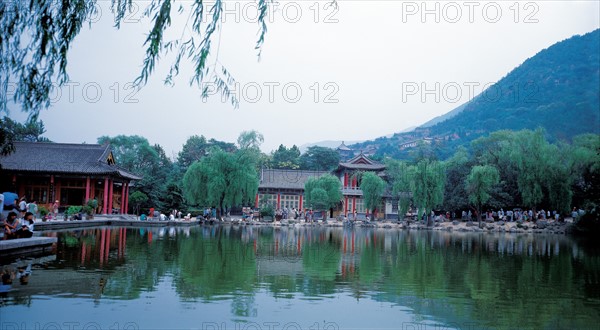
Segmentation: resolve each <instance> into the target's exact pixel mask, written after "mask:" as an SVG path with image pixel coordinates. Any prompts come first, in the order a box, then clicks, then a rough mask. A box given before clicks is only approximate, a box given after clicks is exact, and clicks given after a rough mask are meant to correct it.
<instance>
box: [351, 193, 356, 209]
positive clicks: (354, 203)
mask: <svg viewBox="0 0 600 330" xmlns="http://www.w3.org/2000/svg"><path fill="white" fill-rule="evenodd" d="M354 211H356V196H355V197H352V213H354Z"/></svg>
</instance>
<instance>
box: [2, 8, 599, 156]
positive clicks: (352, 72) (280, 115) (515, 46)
mask: <svg viewBox="0 0 600 330" xmlns="http://www.w3.org/2000/svg"><path fill="white" fill-rule="evenodd" d="M134 3H135V4H136V6H134V9H135V11H136V12H135V13H132V14H131V15H130V17H129V18H128V20H127V22H126V23H124V24H123V25H122V27H121V29H120V30H117V29H116V28H114V27H113V15H112V14H111V12H110V8H109V4H110V2H109V1H99V4H100V10H101V16H100V17H99V18H98V20H97V22H96V23H94V24H92V27H91V29H90V28H87V27H86V28H85V29H84V31H83V32H82V33H81V34H80V35H79V36H78V37H77V39H76V41H75V43H74V44H73V46H72V48H71V51H70V53H69V63H68V73H69V75H70V79H71V81H72V84H71V86H69V87H63V88H62V89H61V90H60V91H59V92H56V93H55V94H54V96H53V98H54V100H55V101H54V102H53V104H52V106H51V108H49V109H48V110H46V111H43V113H42V115H41V119H42V120H43V121H44V123H45V124H46V128H47V133H46V136H47V137H48V138H50V139H51V140H53V141H55V142H77V143H79V142H87V143H95V142H96V139H97V137H99V136H101V135H109V136H114V135H118V134H126V135H133V134H136V135H142V136H145V137H146V138H148V140H149V141H150V142H151V143H158V144H160V145H162V146H163V147H164V149H165V151H166V152H167V154H168V155H170V156H172V155H175V154H176V153H177V152H178V151H179V150H180V149H181V147H182V145H183V143H184V142H185V141H186V139H187V138H188V137H189V136H191V135H194V134H198V135H200V134H202V135H204V136H206V137H207V138H216V139H219V140H225V141H230V142H235V140H236V139H237V136H238V135H239V133H240V132H241V131H243V130H250V129H255V130H258V131H259V132H261V133H262V134H263V135H264V137H265V143H264V145H263V147H262V149H263V151H265V152H269V151H271V150H272V149H274V148H276V147H277V146H278V145H279V144H284V145H286V146H291V145H293V144H296V145H302V144H305V143H310V142H316V141H321V140H363V139H373V138H376V137H379V136H382V135H387V134H390V133H394V132H398V131H401V130H403V129H405V128H407V127H411V126H417V125H420V124H422V123H424V122H426V121H427V120H429V119H431V118H433V117H435V116H438V115H441V114H443V113H446V112H448V111H450V110H452V109H453V108H455V107H457V106H458V105H460V104H461V103H463V102H466V101H468V100H469V97H472V96H473V95H471V94H478V93H479V92H481V91H482V89H483V87H484V86H485V85H486V84H490V83H493V82H496V81H498V80H499V79H501V78H502V77H503V76H505V75H506V74H507V73H508V72H509V71H510V70H512V69H513V68H515V67H516V66H518V65H519V64H521V63H522V62H523V61H524V60H526V59H527V58H529V57H532V56H533V55H535V54H536V53H537V52H539V51H540V50H542V49H544V48H547V47H549V46H550V45H552V44H554V43H556V42H558V41H561V40H564V39H566V38H568V37H570V36H572V35H575V34H583V33H587V32H590V31H592V30H594V29H597V28H598V27H599V24H600V23H599V14H598V13H599V12H600V8H599V2H598V1H596V0H594V1H535V2H527V1H523V2H518V3H517V4H516V5H515V1H496V2H479V3H474V2H460V1H459V2H436V1H429V2H428V3H427V7H426V8H424V7H422V2H420V1H418V2H408V1H344V0H342V1H338V3H339V7H338V9H337V10H335V9H333V8H331V7H329V8H326V2H323V1H318V2H317V1H311V0H308V1H301V2H289V3H288V2H280V3H279V5H278V6H277V10H276V11H274V12H272V13H271V14H272V15H271V17H270V18H269V21H270V23H269V25H268V33H267V35H266V41H265V44H264V47H263V50H262V58H261V60H260V62H259V61H258V60H257V51H256V50H255V49H254V45H255V42H256V39H257V32H258V25H257V23H256V19H255V18H256V15H255V8H256V7H255V5H254V4H253V3H251V2H248V1H241V2H238V4H237V5H236V2H227V3H226V8H227V9H228V10H229V12H228V14H227V15H226V17H225V23H224V25H223V28H222V31H221V32H220V42H219V41H218V39H215V46H216V45H217V44H220V47H219V53H218V60H219V62H220V63H222V64H224V65H225V66H226V68H227V69H228V70H229V71H230V72H231V73H232V74H233V76H234V77H235V79H236V80H237V81H238V83H239V88H238V93H239V94H238V95H239V96H240V100H241V103H240V107H239V109H234V108H233V107H232V106H231V105H230V104H229V103H228V102H223V101H222V100H221V97H220V96H218V95H215V96H213V97H211V98H209V99H208V100H204V101H203V100H202V98H201V96H200V90H199V89H198V87H197V86H191V87H190V86H189V84H188V81H189V79H190V77H191V75H192V73H191V66H190V65H182V72H181V74H180V76H179V78H177V79H176V80H175V82H176V83H175V86H174V87H169V86H165V85H163V83H162V81H163V79H164V77H165V74H166V72H167V70H168V67H169V64H170V62H171V59H172V58H169V57H166V58H163V59H162V60H161V62H160V64H159V67H158V69H157V71H156V72H155V73H154V75H153V76H152V78H151V80H150V81H149V83H148V84H147V85H146V86H145V87H143V88H142V89H141V90H139V91H135V90H133V89H131V88H129V89H128V88H127V87H130V85H128V84H130V83H131V82H132V81H133V80H134V79H135V77H137V75H138V74H139V72H140V67H141V64H142V60H143V56H144V48H143V46H142V44H143V41H144V39H145V35H146V33H147V32H148V30H149V28H150V25H149V22H148V20H147V19H146V20H144V19H142V20H138V18H139V17H140V15H141V12H142V10H143V9H144V8H145V6H146V5H147V4H148V2H145V1H139V2H135V0H134ZM179 3H182V4H184V6H187V5H188V4H189V3H190V1H180V2H179ZM436 6H437V7H436ZM436 8H437V9H436ZM427 9H428V10H429V11H428V12H425V10H427ZM173 12H174V16H173V24H172V27H171V29H170V32H169V35H168V38H177V37H179V36H181V35H182V34H183V35H186V34H187V33H188V32H187V31H186V30H184V25H185V24H184V23H185V21H186V19H187V17H188V12H186V11H184V12H183V13H182V14H181V15H178V14H177V13H176V10H174V11H173ZM423 13H425V16H423V15H422V14H423ZM436 15H437V17H436ZM436 19H437V20H438V21H439V22H436ZM236 21H237V22H236ZM215 50H216V49H215ZM212 61H214V58H213V59H212ZM436 83H438V84H439V89H438V90H437V91H435V89H436ZM269 86H271V87H269ZM424 89H427V90H430V92H429V93H428V94H424V93H423V90H424ZM431 90H433V91H431ZM97 91H100V92H101V94H98V93H97ZM298 92H300V93H301V94H298ZM258 93H259V94H258ZM436 97H438V98H439V100H436ZM423 98H425V99H423ZM22 116H23V115H22V114H21V113H18V111H13V112H11V117H14V118H17V119H19V118H22Z"/></svg>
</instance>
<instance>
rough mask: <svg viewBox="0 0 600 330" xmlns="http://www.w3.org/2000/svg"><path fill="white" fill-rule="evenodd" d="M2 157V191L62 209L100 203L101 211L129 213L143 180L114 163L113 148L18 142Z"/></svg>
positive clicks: (0, 159) (0, 172)
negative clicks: (133, 191) (136, 184)
mask: <svg viewBox="0 0 600 330" xmlns="http://www.w3.org/2000/svg"><path fill="white" fill-rule="evenodd" d="M14 146H15V151H14V152H13V153H11V154H10V155H8V156H2V157H0V165H1V166H2V168H1V170H0V191H3V192H4V191H11V192H15V193H17V195H19V197H22V196H25V198H26V199H27V201H28V202H31V201H36V202H37V204H38V205H43V206H46V207H48V208H49V209H50V206H51V205H52V204H53V203H54V201H59V203H60V207H61V210H62V209H63V208H65V207H68V206H71V205H83V204H85V203H86V201H88V200H92V199H96V200H97V201H98V208H97V209H96V213H101V214H109V213H127V210H128V207H129V205H128V199H129V198H128V196H129V187H130V184H131V182H132V181H136V180H140V179H141V178H140V177H138V176H136V175H134V174H132V173H129V172H127V171H125V170H123V169H122V168H120V167H119V166H117V165H116V164H115V159H114V157H113V154H112V151H111V148H110V145H108V144H105V145H99V144H69V143H47V142H15V143H14Z"/></svg>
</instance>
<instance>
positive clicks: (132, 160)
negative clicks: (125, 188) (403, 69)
mask: <svg viewBox="0 0 600 330" xmlns="http://www.w3.org/2000/svg"><path fill="white" fill-rule="evenodd" d="M98 143H100V144H104V143H110V145H111V148H112V151H113V155H114V157H115V160H116V162H117V164H118V165H119V166H121V167H123V168H124V169H126V170H128V171H130V172H132V173H134V174H136V175H138V176H141V177H142V180H140V181H138V182H136V184H135V185H134V186H132V192H133V191H141V192H143V193H144V194H146V195H147V196H148V198H149V201H148V203H152V205H150V204H144V205H142V206H147V207H156V208H157V209H159V210H160V209H163V208H165V207H166V206H165V204H164V202H165V196H166V187H167V183H168V182H169V177H170V175H171V173H172V172H173V164H172V163H171V161H170V159H169V158H168V157H167V156H166V154H165V152H164V150H163V149H162V147H161V146H160V145H158V144H155V145H150V143H149V142H148V140H147V139H146V138H144V137H141V136H137V135H133V136H126V135H118V136H115V137H112V138H111V137H108V136H102V137H99V138H98Z"/></svg>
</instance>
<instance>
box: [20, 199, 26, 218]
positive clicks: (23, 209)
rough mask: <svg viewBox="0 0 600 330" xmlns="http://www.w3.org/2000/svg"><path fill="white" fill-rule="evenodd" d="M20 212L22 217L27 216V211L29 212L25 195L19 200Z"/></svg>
mask: <svg viewBox="0 0 600 330" xmlns="http://www.w3.org/2000/svg"><path fill="white" fill-rule="evenodd" d="M19 212H21V218H22V217H24V216H25V212H27V200H26V199H25V196H23V197H21V200H20V201H19Z"/></svg>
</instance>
